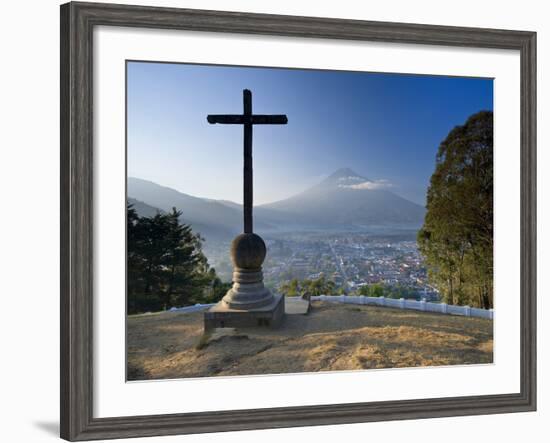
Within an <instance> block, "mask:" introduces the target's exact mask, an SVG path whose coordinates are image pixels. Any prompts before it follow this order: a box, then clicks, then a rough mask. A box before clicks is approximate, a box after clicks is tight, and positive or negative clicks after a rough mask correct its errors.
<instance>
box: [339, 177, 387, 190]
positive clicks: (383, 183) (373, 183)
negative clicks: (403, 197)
mask: <svg viewBox="0 0 550 443" xmlns="http://www.w3.org/2000/svg"><path fill="white" fill-rule="evenodd" d="M338 186H339V187H340V188H348V189H369V190H375V189H387V188H391V187H392V186H393V185H392V184H391V183H390V182H389V181H388V180H386V179H380V180H368V181H364V182H361V183H354V184H352V185H338Z"/></svg>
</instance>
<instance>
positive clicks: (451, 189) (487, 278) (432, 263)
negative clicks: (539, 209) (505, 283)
mask: <svg viewBox="0 0 550 443" xmlns="http://www.w3.org/2000/svg"><path fill="white" fill-rule="evenodd" d="M418 245H419V249H420V251H421V253H422V254H423V255H424V257H425V259H426V264H427V266H428V276H429V278H430V280H431V282H432V283H433V284H434V285H435V286H436V287H437V288H438V289H439V291H440V292H441V294H442V296H443V299H444V300H445V301H446V302H447V303H449V304H462V305H466V304H468V305H470V306H479V307H483V308H490V307H492V305H493V113H492V112H489V111H482V112H479V113H477V114H474V115H472V116H471V117H470V118H468V120H467V121H466V123H465V124H464V125H463V126H457V127H455V128H454V129H453V130H452V131H451V132H450V133H449V135H448V136H447V138H446V139H445V140H444V141H443V142H442V143H441V144H440V146H439V150H438V152H437V157H436V168H435V172H434V173H433V175H432V177H431V180H430V186H429V188H428V195H427V212H426V217H425V220H424V225H423V226H422V229H421V230H420V231H419V233H418Z"/></svg>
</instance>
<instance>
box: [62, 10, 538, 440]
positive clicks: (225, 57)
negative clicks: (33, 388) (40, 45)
mask: <svg viewBox="0 0 550 443" xmlns="http://www.w3.org/2000/svg"><path fill="white" fill-rule="evenodd" d="M535 45H536V34H535V33H533V32H524V31H510V30H495V29H475V28H457V27H445V26H433V25H430V26H428V25H420V24H403V23H380V22H366V21H355V20H341V19H327V18H322V19H321V18H313V17H294V16H276V15H262V14H246V13H234V12H219V11H201V10H189V9H170V8H156V7H142V6H122V5H114V4H99V3H93V4H92V3H67V4H65V5H62V6H61V437H62V438H64V439H67V440H70V441H76V440H91V439H105V438H123V437H143V436H153V435H172V434H187V433H202V432H219V431H229V430H246V429H261V428H279V427H290V426H312V425H325V424H343V423H357V422H369V421H381V420H398V419H416V418H429V417H446V416H457V415H474V414H493V413H509V412H519V411H533V410H535V409H536V354H535V349H536V293H535V277H536V249H535V246H536V239H535V235H536V189H535V183H536V177H535V170H536V140H535V134H536V84H535V79H536V56H535V54H536V46H535Z"/></svg>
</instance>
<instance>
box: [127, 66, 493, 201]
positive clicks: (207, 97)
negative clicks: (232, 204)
mask: <svg viewBox="0 0 550 443" xmlns="http://www.w3.org/2000/svg"><path fill="white" fill-rule="evenodd" d="M127 81H128V175H129V176H132V177H139V178H144V179H148V180H151V181H154V182H156V183H159V184H162V185H165V186H169V187H172V188H175V189H177V190H179V191H181V192H185V193H187V194H191V195H195V196H198V197H207V198H216V199H227V200H232V201H236V202H239V203H240V202H241V201H242V165H243V158H242V157H243V129H242V126H241V125H210V124H208V122H207V121H206V116H207V114H225V113H234V114H240V113H242V90H243V89H245V88H248V89H250V90H251V91H252V102H253V112H255V113H262V114H287V115H288V124H287V125H282V126H280V125H274V126H271V125H262V126H255V127H254V139H253V156H254V202H255V203H256V204H260V203H267V202H271V201H276V200H280V199H283V198H286V197H289V196H291V195H293V194H295V193H297V192H300V191H302V190H304V189H305V188H307V187H309V186H311V185H313V184H315V183H316V182H318V181H320V180H321V179H322V178H324V177H326V176H328V175H330V174H331V173H332V172H334V171H335V170H336V169H338V168H342V167H349V168H352V169H353V170H354V171H355V172H356V173H358V174H361V175H363V176H365V177H367V178H368V179H370V180H385V181H384V182H383V183H387V184H389V186H391V189H392V190H393V191H394V192H395V193H397V194H399V195H401V196H403V197H406V198H408V199H410V200H412V201H415V202H417V203H420V204H424V203H425V194H426V188H427V186H428V183H429V179H430V176H431V174H432V172H433V170H434V166H435V155H436V152H437V148H438V146H439V143H440V142H441V141H442V140H443V139H444V138H445V136H446V135H447V134H448V132H449V131H450V130H451V129H452V128H453V127H454V126H456V125H459V124H463V123H464V122H465V121H466V119H467V118H468V116H469V115H471V114H473V113H475V112H478V111H480V110H492V109H493V82H492V80H490V79H474V78H454V77H434V76H415V75H400V74H371V73H363V72H345V71H316V70H296V69H273V68H244V67H224V66H201V65H187V64H168V63H143V62H129V63H128V79H127Z"/></svg>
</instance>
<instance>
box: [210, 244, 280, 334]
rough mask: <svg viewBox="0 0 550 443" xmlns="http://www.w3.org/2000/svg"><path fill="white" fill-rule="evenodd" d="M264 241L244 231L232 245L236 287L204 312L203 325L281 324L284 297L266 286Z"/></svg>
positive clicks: (233, 326) (227, 326)
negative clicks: (263, 269)
mask: <svg viewBox="0 0 550 443" xmlns="http://www.w3.org/2000/svg"><path fill="white" fill-rule="evenodd" d="M265 254H266V248H265V243H264V241H263V240H262V238H261V237H260V236H259V235H256V234H253V233H245V234H241V235H238V236H237V237H235V239H234V240H233V242H232V244H231V261H232V262H233V287H232V288H231V289H230V290H229V291H227V294H225V296H224V297H223V299H222V300H221V301H220V302H219V303H217V304H216V305H215V306H213V307H212V308H210V309H209V310H208V311H206V312H205V313H204V328H205V329H206V330H208V329H212V328H243V327H252V326H271V327H277V326H279V325H280V323H281V321H282V319H283V317H284V313H285V304H284V297H283V296H282V295H281V294H272V293H271V291H270V290H269V289H267V288H266V287H265V286H264V283H263V274H262V263H263V261H264V259H265Z"/></svg>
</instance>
